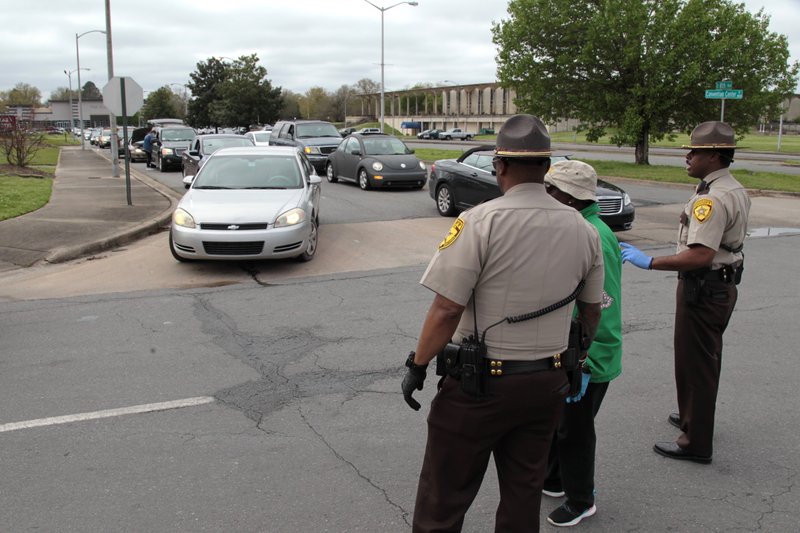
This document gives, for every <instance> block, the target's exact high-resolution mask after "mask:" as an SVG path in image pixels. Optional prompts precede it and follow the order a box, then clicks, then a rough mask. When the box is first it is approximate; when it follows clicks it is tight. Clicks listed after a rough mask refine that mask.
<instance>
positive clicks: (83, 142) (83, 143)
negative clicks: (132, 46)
mask: <svg viewBox="0 0 800 533" xmlns="http://www.w3.org/2000/svg"><path fill="white" fill-rule="evenodd" d="M90 33H103V34H104V33H105V32H104V31H103V30H89V31H85V32H83V33H81V34H78V33H76V34H75V55H76V56H77V59H78V68H77V69H76V70H77V71H78V118H79V120H80V121H81V150H86V140H85V139H84V138H83V101H82V98H81V93H82V92H83V87H81V52H80V49H79V48H78V39H80V38H81V37H83V36H84V35H88V34H90Z"/></svg>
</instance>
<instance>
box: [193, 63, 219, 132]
mask: <svg viewBox="0 0 800 533" xmlns="http://www.w3.org/2000/svg"><path fill="white" fill-rule="evenodd" d="M226 70H227V67H226V65H225V63H223V62H222V61H221V60H220V59H217V58H216V57H211V58H209V59H207V60H206V61H201V62H199V63H197V70H196V71H194V72H192V73H191V74H189V78H190V80H191V81H190V82H189V83H188V84H187V86H188V87H189V90H190V91H191V92H192V98H191V99H190V100H189V102H188V109H189V113H188V117H187V118H188V121H189V124H191V125H192V126H194V127H196V128H205V127H207V126H214V127H219V126H222V125H223V124H220V123H216V122H214V121H213V120H212V119H211V104H212V103H214V102H215V101H217V100H220V99H221V98H222V95H221V94H220V92H219V86H220V84H221V83H222V82H223V81H225V78H226Z"/></svg>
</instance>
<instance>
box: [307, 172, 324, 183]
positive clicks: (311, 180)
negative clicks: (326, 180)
mask: <svg viewBox="0 0 800 533" xmlns="http://www.w3.org/2000/svg"><path fill="white" fill-rule="evenodd" d="M308 183H310V184H311V185H319V184H320V183H322V178H320V177H319V176H317V175H316V174H311V175H310V176H309V177H308Z"/></svg>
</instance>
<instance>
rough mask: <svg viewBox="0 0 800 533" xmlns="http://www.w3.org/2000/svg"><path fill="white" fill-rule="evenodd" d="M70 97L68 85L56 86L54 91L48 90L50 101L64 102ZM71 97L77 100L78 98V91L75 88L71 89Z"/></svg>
mask: <svg viewBox="0 0 800 533" xmlns="http://www.w3.org/2000/svg"><path fill="white" fill-rule="evenodd" d="M69 98H70V91H69V87H57V88H56V89H55V90H54V91H51V92H50V99H49V100H50V101H51V102H65V101H67V100H69ZM72 98H73V99H75V100H77V99H78V91H77V89H72Z"/></svg>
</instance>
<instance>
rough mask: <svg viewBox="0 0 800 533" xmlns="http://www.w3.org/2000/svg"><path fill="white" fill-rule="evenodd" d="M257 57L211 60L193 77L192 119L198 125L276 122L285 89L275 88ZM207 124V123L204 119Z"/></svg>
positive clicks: (245, 56)
mask: <svg viewBox="0 0 800 533" xmlns="http://www.w3.org/2000/svg"><path fill="white" fill-rule="evenodd" d="M258 62H259V59H258V56H257V55H256V54H251V55H242V56H239V58H238V59H236V60H235V61H232V62H230V63H223V62H222V61H221V60H219V59H217V58H213V57H212V58H211V59H209V60H208V61H207V62H206V63H198V70H197V72H193V73H191V74H190V75H189V77H190V78H191V80H192V81H191V82H190V83H189V84H188V86H189V89H190V90H191V91H192V94H193V95H194V98H193V100H192V101H191V102H190V104H189V117H190V120H191V123H192V124H196V125H198V126H201V125H211V126H248V125H250V124H262V123H264V122H273V121H275V119H277V118H278V114H279V112H280V109H281V88H280V87H272V83H271V82H270V81H269V80H268V79H267V77H266V76H267V69H266V68H264V67H263V66H261V65H259V64H258ZM203 119H206V121H205V124H204V120H203Z"/></svg>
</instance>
